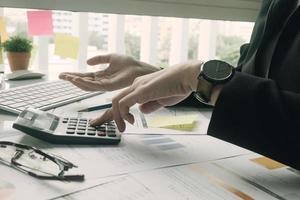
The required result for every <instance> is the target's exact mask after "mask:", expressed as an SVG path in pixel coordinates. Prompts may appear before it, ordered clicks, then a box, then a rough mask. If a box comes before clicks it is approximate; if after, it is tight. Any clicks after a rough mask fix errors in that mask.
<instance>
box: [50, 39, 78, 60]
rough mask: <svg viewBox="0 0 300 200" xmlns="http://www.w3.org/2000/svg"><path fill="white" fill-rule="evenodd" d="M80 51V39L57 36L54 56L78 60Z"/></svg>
mask: <svg viewBox="0 0 300 200" xmlns="http://www.w3.org/2000/svg"><path fill="white" fill-rule="evenodd" d="M78 51H79V37H76V36H72V35H68V34H63V33H57V34H56V35H55V50H54V54H55V55H58V56H61V57H63V58H73V59H77V57H78Z"/></svg>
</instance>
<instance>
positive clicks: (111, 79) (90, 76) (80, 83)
mask: <svg viewBox="0 0 300 200" xmlns="http://www.w3.org/2000/svg"><path fill="white" fill-rule="evenodd" d="M87 63H88V64H89V65H98V64H106V63H107V64H109V65H108V67H107V68H106V69H104V70H100V71H97V72H91V73H72V72H63V73H61V74H60V75H59V78H60V79H63V80H67V81H70V82H71V83H73V84H74V85H76V86H77V87H79V88H81V89H82V90H86V91H113V90H118V89H121V88H124V87H127V86H129V85H131V84H132V82H133V81H134V79H135V78H137V77H139V76H142V75H146V74H150V73H152V72H156V71H158V70H159V69H158V68H156V67H154V66H152V65H149V64H147V63H143V62H140V61H137V60H135V59H133V58H132V57H129V56H124V55H118V54H108V55H99V56H95V57H93V58H90V59H89V60H87Z"/></svg>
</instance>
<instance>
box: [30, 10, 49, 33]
mask: <svg viewBox="0 0 300 200" xmlns="http://www.w3.org/2000/svg"><path fill="white" fill-rule="evenodd" d="M27 20H28V33H29V35H53V23H52V11H50V10H39V11H27Z"/></svg>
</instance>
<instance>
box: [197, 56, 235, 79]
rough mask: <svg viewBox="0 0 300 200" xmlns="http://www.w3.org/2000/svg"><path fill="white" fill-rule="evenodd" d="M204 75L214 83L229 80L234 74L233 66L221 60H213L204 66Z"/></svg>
mask: <svg viewBox="0 0 300 200" xmlns="http://www.w3.org/2000/svg"><path fill="white" fill-rule="evenodd" d="M202 71H203V74H204V75H205V76H206V78H208V79H210V80H213V81H222V80H226V79H228V78H229V77H230V76H231V74H232V66H231V65H229V64H227V63H226V62H223V61H219V60H211V61H208V62H206V63H205V64H204V65H203V69H202Z"/></svg>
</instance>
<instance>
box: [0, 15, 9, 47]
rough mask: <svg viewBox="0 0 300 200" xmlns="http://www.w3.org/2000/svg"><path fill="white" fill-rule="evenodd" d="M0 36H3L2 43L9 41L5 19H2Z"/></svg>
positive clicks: (0, 21) (0, 20)
mask: <svg viewBox="0 0 300 200" xmlns="http://www.w3.org/2000/svg"><path fill="white" fill-rule="evenodd" d="M0 36H1V42H5V41H6V40H7V39H8V34H7V32H6V25H5V21H4V18H3V17H0Z"/></svg>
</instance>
